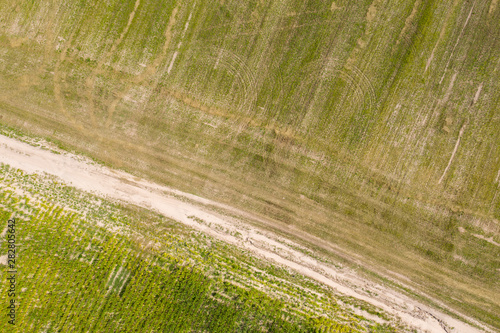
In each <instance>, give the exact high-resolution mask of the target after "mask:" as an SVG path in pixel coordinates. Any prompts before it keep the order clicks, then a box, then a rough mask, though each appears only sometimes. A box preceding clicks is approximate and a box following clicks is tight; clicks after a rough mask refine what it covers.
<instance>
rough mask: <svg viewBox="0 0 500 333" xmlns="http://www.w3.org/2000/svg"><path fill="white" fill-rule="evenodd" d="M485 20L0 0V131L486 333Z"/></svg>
mask: <svg viewBox="0 0 500 333" xmlns="http://www.w3.org/2000/svg"><path fill="white" fill-rule="evenodd" d="M499 31H500V6H499V4H498V1H497V0H492V1H485V0H477V1H465V0H448V1H428V0H415V1H407V0H404V1H382V0H374V1H335V2H325V1H297V0H288V1H286V0H284V1H244V2H242V1H229V0H225V1H224V0H220V1H201V0H200V1H188V2H176V1H153V0H149V1H146V0H142V1H141V0H135V1H134V0H132V1H117V0H110V1H106V2H103V1H81V2H77V1H69V0H60V1H59V0H54V1H36V2H31V1H13V0H10V1H4V2H2V3H1V4H0V115H1V118H0V122H1V123H2V124H3V125H4V127H3V129H4V131H10V130H11V129H15V130H20V131H21V132H24V133H29V134H32V135H36V136H42V137H45V138H47V139H50V140H52V141H54V142H56V143H57V144H59V145H60V146H61V147H64V148H66V149H70V150H74V151H78V152H82V153H85V154H87V155H88V156H90V157H92V158H94V159H96V160H98V161H100V162H102V163H105V164H108V165H112V166H115V167H119V168H122V169H125V170H127V171H129V172H131V173H134V174H136V175H139V176H143V177H146V178H149V179H151V180H154V181H157V182H160V183H163V184H167V185H170V186H173V187H175V188H179V189H182V190H184V191H187V192H191V193H195V194H197V195H200V196H203V197H207V198H211V199H214V200H217V201H221V202H225V203H228V204H230V205H233V206H235V207H239V208H243V209H246V210H249V211H252V212H255V213H257V214H260V215H262V216H266V217H268V218H270V219H271V220H272V221H274V223H273V224H272V225H267V226H266V227H268V228H273V229H274V230H279V231H280V232H281V233H283V234H286V235H288V236H290V237H294V238H295V239H298V240H302V242H304V244H308V245H309V246H312V245H311V244H310V243H311V242H310V241H309V240H308V234H310V235H314V236H318V237H320V238H321V239H323V240H324V241H325V244H324V246H322V244H315V247H316V250H317V251H320V252H322V253H324V254H327V255H332V256H333V255H339V253H332V251H331V250H330V248H329V247H328V246H327V245H328V244H334V245H336V246H338V247H340V248H342V249H343V252H342V253H340V255H343V256H344V257H346V258H347V257H353V256H354V255H357V256H358V257H357V258H359V259H358V260H359V261H358V264H360V265H361V266H364V267H368V270H370V271H377V272H378V273H380V274H382V275H384V276H390V277H393V278H396V279H397V277H398V276H399V275H403V276H405V277H407V278H408V279H409V280H408V281H405V283H406V284H408V285H409V286H410V287H412V288H415V289H416V290H419V291H422V292H425V293H426V294H428V295H430V296H432V297H435V298H437V299H438V300H440V301H442V302H443V303H444V304H446V305H448V306H451V307H453V308H455V309H458V310H460V311H461V312H463V313H465V314H468V315H471V316H473V317H475V318H477V319H479V320H481V321H482V322H484V323H487V324H489V325H491V326H492V327H494V328H496V329H500V317H499V313H500V301H499V299H498V297H496V295H499V294H500V283H499V281H500V261H499V259H498V258H499V255H500V247H499V246H498V243H500V222H499V220H500V197H499V195H498V194H499V192H500V189H499V186H500V131H498V128H500V113H499V111H498V110H499V107H500V94H499V93H498V91H500V87H499V85H500V83H499V82H500V72H499V67H500V38H499V37H500V36H499V35H500V32H499Z"/></svg>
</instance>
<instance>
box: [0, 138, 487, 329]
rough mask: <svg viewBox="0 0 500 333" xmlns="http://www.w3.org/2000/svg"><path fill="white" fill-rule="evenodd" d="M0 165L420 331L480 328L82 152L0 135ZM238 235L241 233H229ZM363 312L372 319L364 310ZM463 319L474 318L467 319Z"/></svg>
mask: <svg viewBox="0 0 500 333" xmlns="http://www.w3.org/2000/svg"><path fill="white" fill-rule="evenodd" d="M0 163H4V164H8V165H10V166H12V167H15V168H18V169H21V170H23V171H25V172H28V173H38V174H43V173H47V174H51V175H54V176H57V177H58V178H60V179H61V181H62V182H64V183H66V184H68V185H71V186H73V187H75V188H77V189H80V190H84V191H87V192H91V193H94V194H96V195H99V196H104V197H106V198H108V199H111V200H119V201H121V202H124V203H130V204H134V205H137V206H140V207H144V208H146V209H150V210H154V211H156V212H158V213H160V214H162V215H164V216H166V217H168V218H171V219H174V220H176V221H179V222H181V223H184V224H186V225H188V226H190V227H193V228H194V229H196V230H200V231H202V232H205V233H206V234H209V235H211V236H213V237H216V238H217V239H220V240H223V241H225V242H227V243H230V244H233V245H236V246H238V247H240V248H243V249H245V250H248V251H251V252H252V253H254V254H255V255H257V256H259V257H261V258H263V259H267V260H269V261H271V262H274V263H278V264H281V265H284V266H287V267H289V268H290V269H292V270H294V271H297V272H298V273H301V274H303V275H305V276H308V277H310V278H313V279H315V280H317V281H319V282H321V283H324V284H325V285H328V286H330V287H331V288H333V289H334V290H336V291H337V292H339V293H341V294H344V295H347V296H352V297H355V298H358V299H361V300H364V301H366V302H368V303H371V304H373V305H374V306H377V307H379V308H381V309H382V310H384V311H386V312H387V313H389V314H392V315H394V316H396V317H399V318H400V319H401V320H402V321H403V322H404V323H406V324H407V325H409V326H410V327H413V328H415V329H417V330H418V331H419V332H481V331H482V330H479V329H476V328H474V327H471V326H470V325H468V324H466V323H464V322H462V321H459V320H457V319H454V318H452V317H450V316H448V315H446V314H444V313H442V312H440V311H438V310H435V309H432V308H430V307H428V306H426V305H423V304H420V303H419V302H417V301H415V300H412V299H410V298H408V297H407V296H405V295H402V294H401V293H399V292H396V291H393V290H390V289H388V288H387V287H384V286H382V285H377V284H375V283H373V282H370V281H366V280H363V279H361V278H360V277H358V276H356V275H355V274H354V273H353V272H347V271H346V270H342V271H341V270H339V269H336V268H334V267H333V266H330V265H328V264H325V263H322V262H320V261H318V260H316V259H314V258H312V257H309V256H307V255H305V254H304V253H302V252H299V251H296V250H294V249H293V248H292V247H291V246H288V245H286V244H292V242H290V241H283V240H282V239H280V237H278V236H276V235H273V234H271V233H270V232H268V231H263V230H258V229H256V228H255V227H253V226H250V225H247V224H244V223H243V222H241V221H235V220H234V219H230V218H224V217H223V216H221V215H220V214H218V213H215V212H211V211H209V210H208V209H206V208H203V207H201V206H200V205H214V206H219V207H220V206H221V205H220V204H218V203H216V202H212V201H210V200H207V199H203V198H200V197H197V196H194V195H191V194H187V193H183V192H180V191H177V190H174V189H170V188H167V187H164V186H161V185H158V184H154V183H151V182H148V181H145V180H142V179H138V178H137V177H134V176H132V175H130V174H127V173H125V172H122V171H116V170H112V169H109V168H105V167H102V166H100V165H96V164H95V163H93V162H92V161H90V160H89V159H87V158H84V157H81V156H76V155H74V154H69V153H63V154H54V153H52V152H51V151H50V150H46V149H41V148H38V147H33V146H31V145H29V144H27V143H24V142H20V141H18V140H16V139H12V138H8V137H5V136H2V135H0ZM183 198H184V199H185V200H183ZM193 202H194V203H193ZM196 203H198V204H199V205H197V204H196ZM232 210H233V211H235V210H234V209H232ZM245 214H248V213H243V212H242V214H241V216H243V215H245ZM201 221H203V222H201ZM238 234H239V235H241V236H238V237H237V236H233V235H238ZM367 290H368V291H370V293H368V292H367ZM375 295H376V296H375ZM362 315H366V317H367V318H370V319H374V320H376V319H377V318H372V317H373V316H370V315H369V314H366V313H362ZM462 317H465V316H462ZM467 319H468V320H469V321H471V322H475V321H474V320H473V319H471V318H467ZM476 324H477V325H479V326H481V327H483V329H484V331H486V332H490V330H488V329H487V328H486V327H484V326H483V325H481V324H479V323H477V322H476Z"/></svg>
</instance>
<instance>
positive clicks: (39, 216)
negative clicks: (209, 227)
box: [0, 165, 395, 332]
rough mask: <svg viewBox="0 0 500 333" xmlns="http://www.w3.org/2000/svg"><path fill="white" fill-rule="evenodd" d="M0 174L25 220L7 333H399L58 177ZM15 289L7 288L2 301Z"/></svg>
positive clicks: (309, 286)
mask: <svg viewBox="0 0 500 333" xmlns="http://www.w3.org/2000/svg"><path fill="white" fill-rule="evenodd" d="M1 171H2V177H1V190H0V197H1V200H2V201H1V202H2V204H1V211H0V218H2V219H3V220H5V221H7V220H8V219H9V218H11V217H13V216H15V218H16V219H17V226H18V227H17V230H16V234H17V238H18V240H17V241H18V244H19V249H20V252H18V253H17V259H16V260H17V270H18V272H19V273H18V278H17V281H19V282H18V285H17V286H16V289H17V290H18V295H19V296H17V300H18V301H19V306H18V310H17V319H16V320H17V325H16V326H10V325H9V324H8V323H7V322H6V321H5V320H2V321H1V323H0V330H2V331H3V332H7V331H8V332H14V331H16V330H17V332H42V331H44V332H124V331H127V332H193V331H195V332H256V331H266V332H333V331H335V332H365V331H378V330H380V331H387V330H390V331H393V330H394V329H395V328H394V327H391V326H389V325H380V324H377V323H374V322H373V321H370V320H368V319H366V318H363V317H362V316H359V315H356V314H355V313H353V312H352V310H349V309H347V308H345V306H341V305H339V304H352V305H355V306H356V307H360V308H362V309H363V308H364V309H365V310H368V311H371V312H373V313H376V314H377V315H378V316H380V317H381V319H383V320H385V319H389V317H387V315H385V314H384V313H381V312H377V311H376V310H375V309H373V307H370V306H369V305H366V304H365V305H363V304H362V303H359V302H357V303H353V302H352V301H350V300H349V299H348V298H345V297H338V298H337V296H334V295H333V294H332V293H331V292H330V291H329V290H328V289H326V288H325V287H322V286H321V285H319V284H318V283H315V282H313V281H309V280H308V279H306V278H304V277H302V278H301V277H298V276H297V277H294V276H292V274H291V273H289V272H288V271H286V270H283V269H280V268H276V267H274V266H271V265H267V264H264V263H262V262H259V261H258V260H256V259H252V258H251V257H250V256H248V255H247V254H245V253H244V252H242V251H239V250H237V249H235V248H234V247H231V246H228V245H226V244H224V243H221V242H220V241H216V240H214V239H211V238H210V237H207V236H205V235H203V234H200V233H196V232H193V231H192V230H189V229H186V228H184V227H182V226H181V225H180V224H178V223H176V222H174V221H170V220H167V219H165V218H162V217H161V216H158V215H155V214H152V213H149V212H146V211H140V210H138V209H134V208H130V207H129V208H125V207H119V206H116V205H112V204H109V203H107V202H106V201H104V200H102V199H100V198H97V197H94V196H92V195H88V194H84V193H82V192H78V191H76V190H74V189H72V188H70V187H67V186H64V185H61V184H60V183H58V182H57V180H56V179H54V178H50V177H38V176H32V175H26V174H23V173H22V172H21V171H19V170H15V169H13V168H9V166H6V165H2V166H1ZM2 228H3V227H2ZM5 244H6V242H5V241H4V240H2V244H1V245H0V246H1V251H0V255H3V254H4V252H6V248H7V247H6V245H5ZM7 286H8V284H2V286H1V288H0V294H1V296H0V301H2V302H6V296H7V293H6V289H7ZM4 312H5V310H2V317H4V316H5V313H4ZM384 318H385V319H384ZM12 327H15V329H16V330H14V331H13V330H11V329H12Z"/></svg>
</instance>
